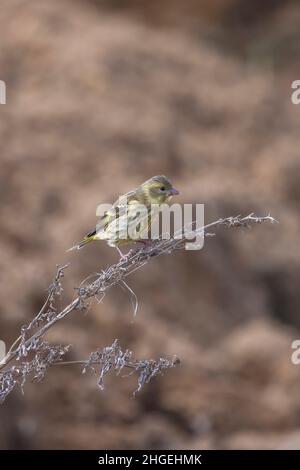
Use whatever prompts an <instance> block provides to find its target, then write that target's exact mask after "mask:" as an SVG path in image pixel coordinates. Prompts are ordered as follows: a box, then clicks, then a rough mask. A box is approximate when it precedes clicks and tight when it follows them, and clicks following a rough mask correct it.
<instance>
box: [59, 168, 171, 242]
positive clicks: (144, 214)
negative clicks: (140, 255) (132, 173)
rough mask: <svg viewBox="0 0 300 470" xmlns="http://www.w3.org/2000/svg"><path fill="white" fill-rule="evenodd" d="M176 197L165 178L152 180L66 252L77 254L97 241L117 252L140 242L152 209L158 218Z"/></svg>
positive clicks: (113, 208)
mask: <svg viewBox="0 0 300 470" xmlns="http://www.w3.org/2000/svg"><path fill="white" fill-rule="evenodd" d="M177 194H179V191H178V190H177V189H175V188H174V187H173V186H172V184H171V182H170V180H169V179H168V178H167V177H166V176H162V175H160V176H153V177H152V178H150V179H149V180H147V181H145V182H144V183H143V184H141V185H140V186H139V187H138V188H136V189H134V190H132V191H129V192H128V193H126V194H124V195H123V196H119V198H118V199H117V200H116V202H115V203H114V204H113V205H112V206H111V208H110V209H108V210H106V211H105V212H104V214H103V215H102V216H101V218H100V220H99V222H98V224H97V226H96V227H95V228H94V229H93V230H91V231H90V232H89V233H88V234H87V235H86V236H85V237H84V238H83V240H81V242H79V244H78V245H75V246H73V247H72V248H70V249H69V250H68V251H71V250H76V249H77V250H79V249H80V248H82V247H83V246H85V245H87V244H88V243H90V242H93V241H96V240H106V242H107V243H108V244H109V245H110V246H113V247H117V249H118V247H119V246H122V245H127V244H130V243H135V242H143V241H144V240H145V238H147V236H148V235H149V229H150V227H151V223H152V222H153V218H154V213H153V208H156V210H155V211H154V212H155V216H156V217H157V216H158V213H159V208H160V206H161V205H162V204H167V203H169V202H170V200H171V198H172V196H175V195H177ZM118 251H120V250H119V249H118Z"/></svg>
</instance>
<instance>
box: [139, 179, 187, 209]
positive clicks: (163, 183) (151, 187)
mask: <svg viewBox="0 0 300 470" xmlns="http://www.w3.org/2000/svg"><path fill="white" fill-rule="evenodd" d="M141 188H142V190H143V192H144V194H145V196H146V198H147V200H148V201H149V203H150V204H163V203H167V202H169V201H170V199H171V197H172V196H175V195H177V194H179V191H178V190H177V189H175V188H174V187H173V186H172V183H171V181H170V180H169V179H168V178H167V177H166V176H153V178H150V179H149V180H148V181H145V183H143V184H142V186H141Z"/></svg>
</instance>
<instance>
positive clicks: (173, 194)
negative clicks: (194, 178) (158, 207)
mask: <svg viewBox="0 0 300 470" xmlns="http://www.w3.org/2000/svg"><path fill="white" fill-rule="evenodd" d="M177 194H179V191H178V189H176V188H172V189H170V195H171V196H177Z"/></svg>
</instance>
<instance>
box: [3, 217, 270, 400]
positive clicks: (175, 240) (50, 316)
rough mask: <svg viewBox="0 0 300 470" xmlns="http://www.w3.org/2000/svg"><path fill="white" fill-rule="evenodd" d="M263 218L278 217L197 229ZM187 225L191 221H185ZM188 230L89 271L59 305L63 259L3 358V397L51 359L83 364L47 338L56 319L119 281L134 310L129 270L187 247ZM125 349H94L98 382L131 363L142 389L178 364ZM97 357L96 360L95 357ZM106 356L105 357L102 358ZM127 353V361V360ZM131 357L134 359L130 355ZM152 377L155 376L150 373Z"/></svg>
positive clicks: (203, 232) (39, 373) (206, 232)
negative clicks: (68, 299)
mask: <svg viewBox="0 0 300 470" xmlns="http://www.w3.org/2000/svg"><path fill="white" fill-rule="evenodd" d="M263 222H271V223H274V222H277V221H276V220H275V219H274V218H273V217H271V215H270V214H269V215H267V216H265V217H258V216H256V215H254V214H253V213H252V214H249V215H248V216H246V217H241V216H235V217H226V218H220V219H218V220H216V221H214V222H211V223H209V224H207V225H205V226H203V227H201V228H199V229H198V230H196V231H195V232H194V233H195V235H197V236H200V237H203V238H204V237H209V236H212V235H214V234H213V233H211V232H210V230H211V229H212V228H216V227H218V226H225V227H227V228H233V227H250V226H251V225H252V224H261V223H263ZM185 228H186V229H187V228H189V227H185ZM186 232H188V230H186V231H184V232H183V230H180V231H178V232H176V233H175V234H174V236H173V237H172V238H170V239H168V240H166V239H164V238H163V237H161V238H159V239H157V240H154V241H153V242H152V243H151V244H146V245H145V246H142V247H141V248H140V249H139V250H138V251H135V252H133V253H130V254H129V255H128V256H126V257H125V258H121V259H120V260H119V262H118V263H116V264H113V265H111V266H109V267H108V268H107V269H106V270H103V271H101V272H100V273H96V274H94V275H90V276H88V277H87V278H86V279H85V280H84V281H82V283H81V284H80V286H79V288H78V289H77V291H78V294H77V296H76V298H75V299H74V300H73V301H72V302H71V303H69V304H68V305H67V306H65V307H64V308H63V309H59V308H58V307H57V305H56V304H57V303H58V300H59V299H60V298H61V295H62V292H63V286H62V279H63V277H64V275H65V270H66V269H67V268H68V267H69V265H68V264H67V265H64V266H61V267H58V268H57V272H56V275H55V277H54V280H53V282H52V284H51V285H50V287H49V290H48V296H47V298H46V301H45V303H44V305H43V306H42V308H41V310H40V311H39V312H38V314H37V315H36V316H35V317H34V318H33V319H32V321H31V322H30V323H29V324H28V325H25V326H23V327H22V328H21V335H20V336H19V337H18V338H17V339H16V340H15V341H14V342H13V344H12V346H11V347H10V349H9V351H8V353H7V355H6V357H5V359H4V360H3V361H2V363H0V371H2V372H0V401H1V399H2V400H4V399H5V397H6V396H7V395H8V394H9V393H10V392H11V391H12V390H13V388H14V387H15V385H16V384H20V385H21V387H23V385H24V382H25V380H26V376H27V375H29V374H33V375H34V378H36V377H37V378H38V379H39V380H40V379H42V378H44V375H45V371H46V370H47V368H48V366H50V365H51V366H52V365H58V364H61V365H67V364H82V361H62V358H63V356H64V355H65V354H66V353H67V351H68V349H69V347H63V346H50V345H49V344H48V343H46V342H45V341H43V339H44V337H45V335H46V333H47V332H48V330H49V329H51V328H52V327H54V325H55V324H56V323H57V322H59V321H61V320H62V319H64V318H66V317H67V316H69V315H70V314H71V313H73V312H74V311H76V310H80V311H84V310H86V308H87V306H88V300H89V299H93V298H95V299H97V300H98V296H99V297H100V299H101V300H102V299H103V297H104V295H105V294H106V293H107V292H108V291H109V290H110V289H111V288H112V287H114V286H116V285H120V286H121V287H122V286H123V287H125V288H126V289H127V290H128V291H129V292H130V295H131V297H132V300H133V305H134V314H136V311H137V308H138V299H137V296H136V294H135V293H134V291H133V290H132V289H131V288H130V287H129V286H128V284H127V282H126V279H127V277H128V276H129V275H131V274H133V273H134V272H135V271H136V270H138V269H141V268H142V267H143V266H145V264H147V263H148V262H149V261H150V260H151V259H152V258H156V257H158V256H161V255H164V254H171V253H172V252H173V251H174V250H178V249H183V248H184V246H185V243H186V242H188V241H190V240H188V239H186V238H185V237H184V236H183V237H181V238H180V235H181V233H186ZM128 354H129V352H128V351H126V352H125V353H123V352H122V351H121V349H120V347H119V343H118V342H114V343H113V345H112V346H110V347H107V348H104V349H103V350H102V351H98V352H96V353H92V355H91V356H90V359H89V360H88V363H87V362H84V361H83V363H84V364H86V366H85V368H87V367H92V366H93V365H94V364H95V362H93V361H94V360H95V357H96V358H97V361H98V362H96V364H98V365H101V364H102V366H101V367H102V368H101V371H100V377H99V383H98V385H99V387H100V388H102V386H103V377H104V375H105V374H106V373H107V372H108V371H110V370H112V369H113V370H119V369H120V367H119V365H120V364H121V363H122V364H123V365H122V367H125V366H126V367H129V368H132V369H134V370H136V371H139V372H140V377H139V381H138V387H137V391H139V390H140V389H141V388H142V386H143V385H144V384H145V383H147V381H148V379H149V380H150V378H152V377H153V376H154V375H157V373H159V372H160V371H161V370H162V369H164V368H168V367H174V365H176V364H177V363H178V362H176V361H177V360H176V361H175V362H172V361H170V360H169V359H163V358H161V359H160V360H159V361H153V360H150V361H136V360H135V362H132V360H131V354H132V353H130V354H129V356H128ZM30 355H33V359H32V360H31V361H29V360H25V361H24V358H27V357H28V356H30ZM91 357H93V360H92V359H91ZM104 357H105V358H106V361H104V362H103V358H104ZM125 359H126V361H127V362H126V361H125ZM129 359H130V360H131V362H130V360H129ZM12 362H14V365H12V366H11V367H10V369H8V366H9V365H10V364H11V363H12ZM149 377H150V378H149Z"/></svg>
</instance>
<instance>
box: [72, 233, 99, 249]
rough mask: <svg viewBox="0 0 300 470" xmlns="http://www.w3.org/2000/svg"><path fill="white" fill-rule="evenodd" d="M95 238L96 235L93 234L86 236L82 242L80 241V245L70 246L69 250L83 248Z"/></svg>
mask: <svg viewBox="0 0 300 470" xmlns="http://www.w3.org/2000/svg"><path fill="white" fill-rule="evenodd" d="M94 240H95V236H91V237H88V236H87V237H85V238H84V239H83V240H81V242H79V243H78V245H74V246H72V247H71V248H69V249H68V250H67V252H68V251H74V250H80V249H81V248H83V247H84V246H85V245H87V244H88V243H91V242H92V241H94Z"/></svg>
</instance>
